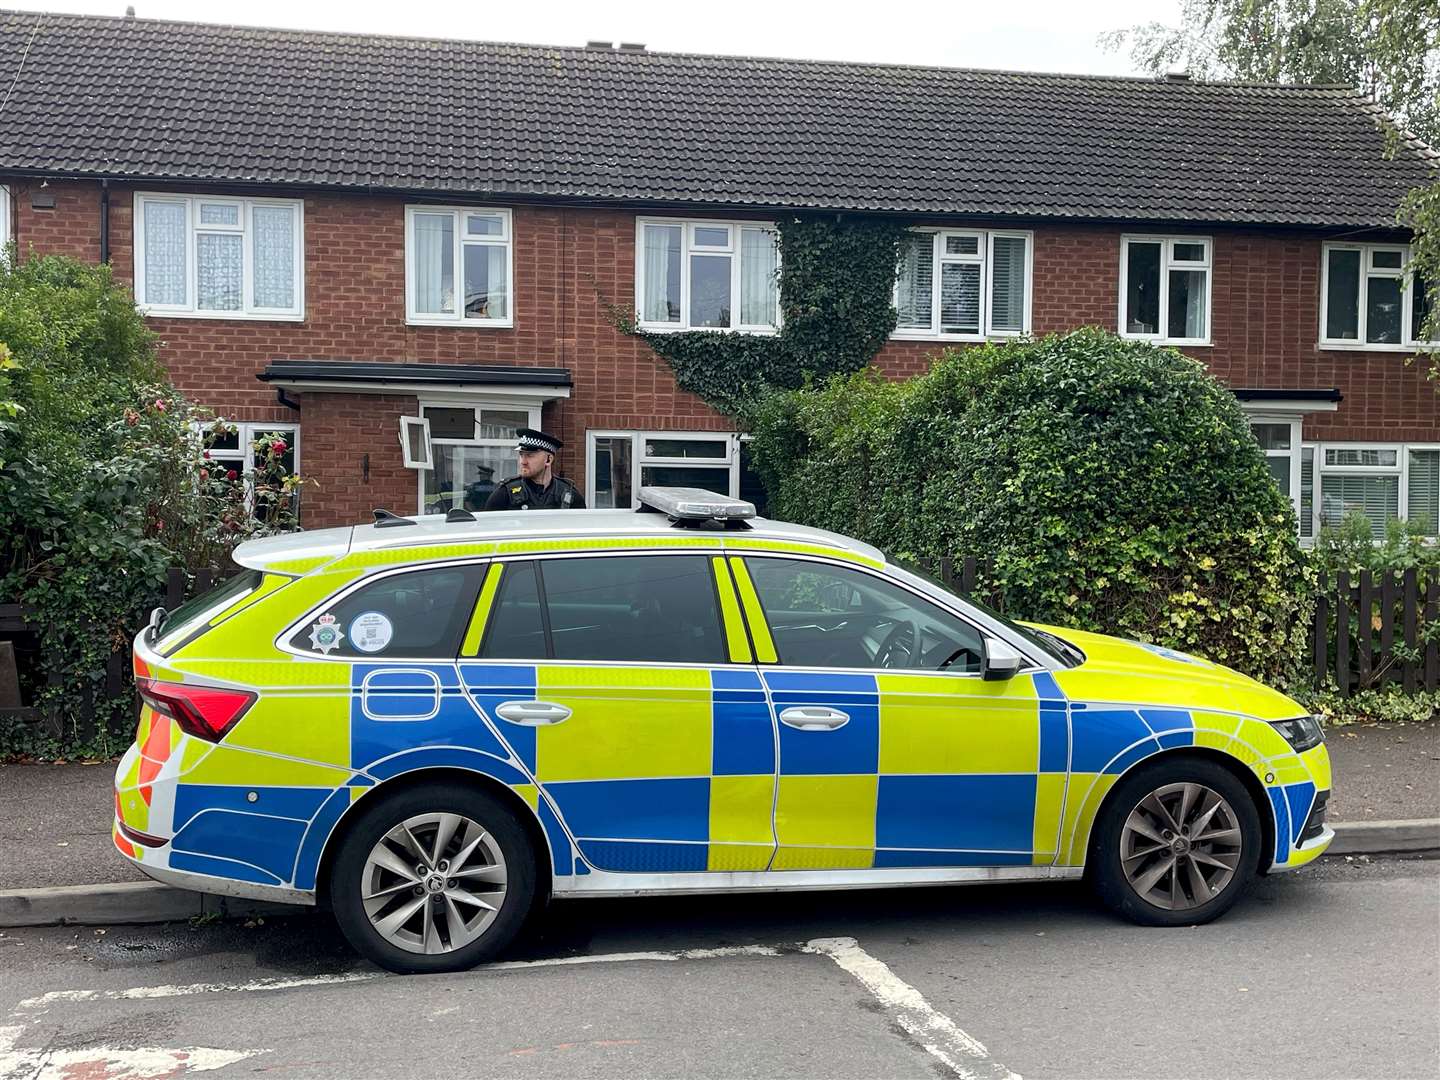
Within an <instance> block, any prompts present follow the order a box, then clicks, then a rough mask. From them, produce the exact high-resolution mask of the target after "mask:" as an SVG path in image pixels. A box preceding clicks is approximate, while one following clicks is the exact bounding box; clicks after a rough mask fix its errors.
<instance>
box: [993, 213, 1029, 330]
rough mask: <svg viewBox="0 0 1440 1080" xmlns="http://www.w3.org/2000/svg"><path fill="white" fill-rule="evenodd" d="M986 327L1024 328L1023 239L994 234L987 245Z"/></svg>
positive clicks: (999, 328) (995, 328) (997, 328)
mask: <svg viewBox="0 0 1440 1080" xmlns="http://www.w3.org/2000/svg"><path fill="white" fill-rule="evenodd" d="M991 254H992V258H993V264H992V265H991V267H990V329H992V330H1023V329H1025V238H1024V237H1023V236H997V237H995V239H994V242H993V244H992V246H991Z"/></svg>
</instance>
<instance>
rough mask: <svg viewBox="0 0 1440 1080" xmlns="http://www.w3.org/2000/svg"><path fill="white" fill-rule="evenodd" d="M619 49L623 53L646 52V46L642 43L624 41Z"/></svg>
mask: <svg viewBox="0 0 1440 1080" xmlns="http://www.w3.org/2000/svg"><path fill="white" fill-rule="evenodd" d="M618 48H619V49H620V51H621V52H644V51H645V45H644V43H643V42H640V41H622V42H620V44H619V46H618Z"/></svg>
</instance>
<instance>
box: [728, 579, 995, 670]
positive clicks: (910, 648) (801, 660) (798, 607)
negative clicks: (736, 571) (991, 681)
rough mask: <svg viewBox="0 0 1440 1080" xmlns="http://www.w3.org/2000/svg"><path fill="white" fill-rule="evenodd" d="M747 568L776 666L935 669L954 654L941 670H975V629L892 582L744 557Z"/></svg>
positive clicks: (977, 644) (977, 648)
mask: <svg viewBox="0 0 1440 1080" xmlns="http://www.w3.org/2000/svg"><path fill="white" fill-rule="evenodd" d="M745 565H746V566H747V567H748V568H749V570H750V577H751V579H752V580H753V581H754V582H755V591H756V593H757V594H758V595H759V597H760V603H761V606H762V607H764V609H765V619H766V622H767V623H769V625H770V633H771V636H772V637H773V638H774V639H775V649H776V652H777V653H779V656H780V663H782V664H786V665H789V666H791V667H856V668H875V667H887V668H938V667H939V666H940V665H941V664H943V663H944V662H945V661H946V660H950V659H951V658H952V657H955V659H954V661H953V662H952V663H951V664H950V666H949V667H948V668H947V669H946V670H949V671H959V672H964V671H971V672H973V671H979V670H980V661H981V656H982V653H983V646H982V644H981V638H980V634H979V632H978V631H976V630H975V629H974V628H973V627H971V626H969V625H968V624H967V623H965V622H963V621H962V620H960V619H958V618H956V617H955V616H954V615H951V614H950V613H949V612H948V611H945V610H944V609H942V608H939V607H936V606H935V605H933V604H931V603H929V602H928V601H925V600H922V599H921V598H919V597H917V596H915V595H913V594H911V593H909V592H907V591H905V590H904V589H901V588H900V587H899V586H897V585H892V584H890V583H889V582H886V581H882V580H880V579H878V578H875V577H871V576H870V575H869V574H863V573H861V572H859V571H858V570H849V569H846V568H844V567H838V566H826V565H824V564H821V563H811V562H800V561H797V560H792V559H746V560H745ZM917 637H918V640H917ZM957 653H958V654H959V655H958V656H956V654H957Z"/></svg>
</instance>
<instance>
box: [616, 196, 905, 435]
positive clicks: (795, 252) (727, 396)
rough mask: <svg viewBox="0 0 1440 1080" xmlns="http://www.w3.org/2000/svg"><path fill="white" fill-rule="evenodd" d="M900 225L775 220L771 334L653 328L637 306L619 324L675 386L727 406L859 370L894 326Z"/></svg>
mask: <svg viewBox="0 0 1440 1080" xmlns="http://www.w3.org/2000/svg"><path fill="white" fill-rule="evenodd" d="M904 234H905V230H904V228H903V227H902V226H900V225H898V224H896V223H893V222H890V221H882V220H877V219H870V218H854V217H847V218H841V219H839V220H836V219H835V218H834V217H828V216H825V217H822V216H803V217H798V216H797V217H789V218H786V219H784V220H782V221H780V222H779V224H778V242H779V248H780V271H779V272H780V312H781V329H780V331H779V333H777V334H774V335H763V334H730V333H717V332H715V331H712V330H691V331H685V332H680V333H651V332H647V331H644V330H641V329H639V327H638V326H637V324H636V322H635V318H634V313H633V312H630V311H622V310H619V309H614V310H613V311H612V314H613V316H614V318H615V319H616V322H617V324H618V325H619V326H620V328H621V329H622V330H624V331H625V332H626V333H629V334H633V335H634V336H636V337H638V338H640V339H641V340H643V341H644V342H646V343H647V344H648V345H649V346H650V347H651V348H652V349H654V350H655V352H656V353H658V354H659V355H660V356H662V357H663V358H664V359H665V360H666V361H667V362H668V363H669V364H670V367H671V368H672V369H673V370H674V372H675V380H676V382H678V383H679V384H680V386H681V387H682V388H684V389H686V390H689V391H690V392H692V393H694V394H697V395H698V396H699V397H701V398H703V399H704V400H705V401H706V402H708V403H709V404H710V405H712V406H713V407H715V408H716V409H719V410H720V411H722V412H726V413H729V414H731V415H733V416H744V415H745V414H746V413H747V412H748V411H749V410H750V409H751V408H752V407H754V406H755V405H756V404H757V403H758V402H759V401H760V400H762V399H763V398H764V397H765V396H766V395H768V394H770V393H772V392H773V391H775V390H791V389H796V388H798V387H800V386H803V385H804V384H805V382H806V380H807V379H811V378H823V377H826V376H829V375H833V374H836V373H843V372H852V371H859V370H860V369H861V368H863V367H864V366H865V365H866V364H868V363H869V362H870V359H871V358H872V357H873V356H874V355H875V354H876V353H877V352H879V351H880V347H881V346H882V345H884V344H885V341H886V339H887V338H888V337H889V336H890V332H891V331H892V330H894V329H895V307H894V291H895V269H896V263H897V261H898V258H899V244H900V240H901V238H902V237H903V236H904Z"/></svg>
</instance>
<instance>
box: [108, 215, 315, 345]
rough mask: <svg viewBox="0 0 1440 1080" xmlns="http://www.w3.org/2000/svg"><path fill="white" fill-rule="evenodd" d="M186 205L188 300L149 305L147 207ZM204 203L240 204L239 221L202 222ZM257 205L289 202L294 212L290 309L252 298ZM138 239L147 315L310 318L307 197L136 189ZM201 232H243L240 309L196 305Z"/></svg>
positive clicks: (137, 263)
mask: <svg viewBox="0 0 1440 1080" xmlns="http://www.w3.org/2000/svg"><path fill="white" fill-rule="evenodd" d="M177 202H178V203H184V204H185V232H186V245H187V246H186V251H185V301H186V302H185V303H184V304H147V303H145V302H144V297H145V205H146V204H147V203H177ZM201 203H205V204H207V205H209V204H216V205H220V204H226V205H234V206H236V207H238V208H239V212H240V213H239V222H240V224H239V225H201V224H200V223H199V220H200V215H199V211H198V207H199V205H200V204H201ZM257 206H284V207H289V208H291V209H293V210H294V212H295V236H294V243H295V251H294V266H295V304H294V306H293V307H289V308H262V307H256V306H255V305H254V304H252V303H251V302H250V298H251V295H252V291H253V285H254V277H253V274H254V261H255V256H254V251H253V245H252V243H251V237H252V236H253V235H254V231H253V229H254V226H253V224H252V218H253V214H254V208H255V207H257ZM134 223H135V228H134V232H135V238H134V251H133V253H132V254H133V261H134V268H135V301H136V304H135V306H136V307H138V308H139V309H140V311H141V312H142V313H144V314H146V315H154V316H163V317H165V318H177V319H237V320H251V321H254V320H263V321H265V322H304V320H305V200H304V199H252V198H238V197H236V196H233V195H186V194H171V193H169V192H163V191H137V192H136V193H135V198H134ZM201 232H228V233H238V234H239V235H240V236H241V238H242V239H241V242H240V250H241V267H242V271H241V285H240V308H239V310H237V311H207V310H204V309H202V308H197V307H196V306H195V305H196V303H197V299H198V289H197V286H196V275H197V269H198V268H197V266H196V262H195V253H196V236H197V234H199V233H201Z"/></svg>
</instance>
